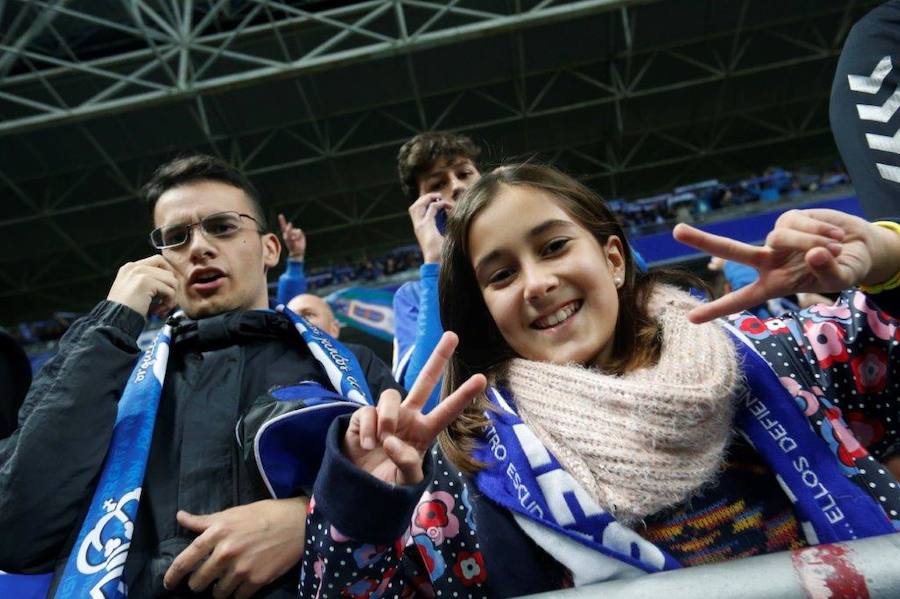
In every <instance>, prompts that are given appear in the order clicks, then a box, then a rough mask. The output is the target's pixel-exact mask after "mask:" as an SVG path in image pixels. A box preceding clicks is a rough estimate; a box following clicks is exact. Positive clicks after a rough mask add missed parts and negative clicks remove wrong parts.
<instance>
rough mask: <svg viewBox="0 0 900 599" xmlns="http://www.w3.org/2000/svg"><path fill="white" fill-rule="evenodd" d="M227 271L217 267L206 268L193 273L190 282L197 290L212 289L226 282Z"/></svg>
mask: <svg viewBox="0 0 900 599" xmlns="http://www.w3.org/2000/svg"><path fill="white" fill-rule="evenodd" d="M224 279H225V273H223V272H222V271H221V270H219V269H217V268H204V269H203V270H198V271H194V272H193V273H192V274H191V277H190V279H189V280H188V284H189V285H190V286H191V288H192V289H195V290H196V291H211V290H213V289H217V288H218V287H219V286H221V284H222V283H223V282H224Z"/></svg>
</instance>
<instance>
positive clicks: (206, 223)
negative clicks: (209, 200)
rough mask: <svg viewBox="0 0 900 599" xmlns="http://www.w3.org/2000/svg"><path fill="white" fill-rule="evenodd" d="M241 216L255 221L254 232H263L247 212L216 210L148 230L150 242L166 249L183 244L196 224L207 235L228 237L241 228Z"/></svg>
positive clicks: (157, 247) (189, 237)
mask: <svg viewBox="0 0 900 599" xmlns="http://www.w3.org/2000/svg"><path fill="white" fill-rule="evenodd" d="M241 218H249V219H250V220H252V221H253V222H255V223H256V227H257V228H256V232H257V233H264V231H263V230H262V225H260V223H259V221H258V220H256V219H255V218H253V217H252V216H250V215H249V214H242V213H240V212H217V213H216V214H210V215H209V216H206V217H204V218H202V219H200V220H198V221H197V222H194V223H187V224H183V225H166V226H165V227H159V228H157V229H153V231H151V232H150V243H151V244H152V245H153V247H155V248H156V249H158V250H166V249H170V248H173V247H178V246H180V245H184V244H185V243H187V242H188V241H190V239H191V231H192V230H193V228H194V227H196V226H197V225H200V230H201V231H203V234H204V235H206V236H207V237H230V236H232V235H234V234H235V233H237V232H238V231H240V230H241Z"/></svg>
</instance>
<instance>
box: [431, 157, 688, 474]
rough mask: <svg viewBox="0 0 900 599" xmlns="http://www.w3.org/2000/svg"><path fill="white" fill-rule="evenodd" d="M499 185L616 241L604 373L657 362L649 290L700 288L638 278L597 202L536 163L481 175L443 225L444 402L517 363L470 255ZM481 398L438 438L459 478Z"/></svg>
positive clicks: (664, 275) (479, 432) (471, 463)
mask: <svg viewBox="0 0 900 599" xmlns="http://www.w3.org/2000/svg"><path fill="white" fill-rule="evenodd" d="M503 186H511V187H531V188H534V189H538V190H542V191H545V192H548V193H549V194H550V195H552V196H554V197H556V198H557V199H558V200H559V201H560V202H561V204H562V208H563V209H564V210H565V211H566V212H568V213H569V215H570V216H571V217H572V218H573V220H575V222H577V223H578V224H580V225H581V226H582V227H584V228H585V229H587V230H588V231H590V232H591V233H592V234H593V235H594V237H595V238H596V239H597V241H598V242H600V244H601V245H603V244H605V243H606V240H607V239H608V238H609V237H610V236H613V235H615V236H616V237H618V238H619V239H620V240H621V241H622V247H623V250H624V252H623V254H624V256H623V257H624V260H625V281H624V283H623V285H622V286H621V287H620V288H619V292H618V293H619V315H618V320H617V322H616V327H615V334H614V338H613V357H612V361H611V362H610V363H609V364H608V365H607V371H609V372H610V373H614V374H622V373H625V372H629V371H631V370H635V369H637V368H641V367H644V366H649V365H652V364H654V363H656V361H657V360H658V358H659V352H660V347H661V345H662V343H661V342H662V340H661V337H660V330H659V327H658V325H657V323H656V321H655V320H654V319H653V318H652V317H651V316H650V315H649V314H648V312H647V302H648V300H649V298H650V294H651V292H652V290H653V287H654V285H655V284H657V283H660V282H671V283H676V284H685V283H687V284H689V285H694V286H698V285H702V283H699V282H698V281H697V280H696V279H695V278H693V277H690V276H689V275H686V274H685V273H680V272H678V271H662V270H657V271H654V272H640V271H639V270H638V269H637V268H635V265H634V260H633V259H632V253H631V247H630V245H629V243H628V239H627V238H626V237H625V232H624V231H623V230H622V227H621V225H619V222H618V221H617V220H616V218H615V215H613V213H612V212H611V211H610V210H609V208H608V207H607V206H606V204H605V203H604V202H603V200H602V199H601V198H600V197H599V196H598V195H597V194H596V193H594V192H593V191H591V190H590V189H588V188H587V187H585V186H584V185H582V184H581V183H579V182H578V181H576V180H575V179H573V178H572V177H570V176H568V175H566V174H564V173H562V172H560V171H558V170H556V169H554V168H552V167H550V166H544V165H539V164H531V163H527V164H517V165H510V166H504V167H501V168H498V169H496V170H494V171H493V172H492V173H490V174H487V175H484V176H482V177H481V179H480V180H478V181H477V182H476V183H475V184H474V185H473V186H472V187H471V188H469V189H468V191H467V192H466V193H465V195H464V196H463V197H462V199H461V200H460V201H459V203H458V204H457V205H456V206H455V207H454V209H453V211H452V213H451V216H450V218H449V219H448V221H447V231H446V237H445V239H444V248H443V256H442V260H441V270H440V277H439V281H438V284H439V293H440V306H441V323H442V324H443V326H444V330H447V331H454V332H455V333H456V334H457V335H459V346H458V347H457V348H456V353H455V354H454V355H453V357H452V358H451V359H450V362H449V363H448V365H447V370H446V372H445V373H444V388H443V395H444V396H447V395H449V394H450V393H451V392H452V391H453V390H455V389H457V388H458V387H459V386H460V385H461V384H462V383H463V382H465V381H466V379H468V378H469V377H470V376H472V375H473V374H476V373H483V374H485V375H486V376H487V377H488V380H489V381H490V380H492V378H494V377H496V376H500V377H502V369H503V366H504V365H505V364H506V363H507V362H508V361H509V360H510V359H512V358H516V357H519V356H518V354H516V352H514V351H513V350H512V348H510V347H509V345H508V344H507V343H506V341H505V340H504V339H503V336H502V335H501V334H500V331H499V329H498V328H497V325H496V324H495V323H494V320H493V318H491V315H490V313H489V312H488V309H487V306H486V305H485V303H484V299H483V297H482V294H481V288H480V287H479V285H478V282H477V280H476V279H475V272H474V270H473V268H472V260H471V257H470V256H469V252H468V248H469V230H470V228H471V225H472V221H473V220H474V219H475V218H476V217H477V216H478V215H479V214H480V213H481V212H482V211H483V210H484V209H485V208H486V207H487V206H488V205H489V204H490V203H491V202H492V201H493V199H494V198H495V197H496V196H497V194H498V193H499V192H500V190H501V188H502V187H503ZM489 409H491V404H490V403H489V402H488V400H487V398H486V397H483V396H482V397H479V398H478V399H477V400H476V401H474V402H473V403H472V404H471V405H470V406H468V407H467V408H466V409H465V410H464V411H463V413H462V414H460V416H459V417H458V418H456V420H454V421H453V423H452V424H451V425H450V426H449V427H448V428H447V429H446V430H445V431H444V432H442V433H441V435H440V436H439V442H440V444H441V449H442V450H443V452H444V454H445V455H446V456H447V458H449V459H450V460H451V461H452V462H453V463H454V464H456V465H457V466H458V467H459V468H461V469H462V470H463V471H465V472H468V473H470V474H471V473H474V472H476V471H478V470H479V469H480V468H481V467H482V466H483V465H482V464H479V463H478V462H477V461H476V460H475V459H474V458H473V457H472V451H473V449H474V448H475V446H476V445H477V444H478V443H479V441H480V439H482V436H483V431H484V428H485V426H486V424H487V418H486V417H485V414H484V412H485V410H489Z"/></svg>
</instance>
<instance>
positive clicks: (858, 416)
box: [847, 412, 884, 447]
mask: <svg viewBox="0 0 900 599" xmlns="http://www.w3.org/2000/svg"><path fill="white" fill-rule="evenodd" d="M847 426H849V427H850V430H851V431H853V436H854V437H856V438H857V439H859V442H860V443H861V444H862V446H863V447H871V446H872V444H873V443H878V442H879V441H881V439H882V438H883V437H884V424H882V423H881V422H879V421H878V420H875V419H874V418H866V416H865V415H864V414H863V413H862V412H850V413H849V414H847Z"/></svg>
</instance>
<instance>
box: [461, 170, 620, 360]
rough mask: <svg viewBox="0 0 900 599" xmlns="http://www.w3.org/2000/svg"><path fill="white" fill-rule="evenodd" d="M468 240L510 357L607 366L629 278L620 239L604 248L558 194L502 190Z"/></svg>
mask: <svg viewBox="0 0 900 599" xmlns="http://www.w3.org/2000/svg"><path fill="white" fill-rule="evenodd" d="M468 239H469V247H468V255H469V256H470V257H471V263H472V268H473V269H474V271H475V278H476V280H477V282H478V286H479V287H480V289H481V293H482V296H483V298H484V302H485V305H486V306H487V309H488V311H489V312H490V314H491V317H492V318H493V320H494V322H495V323H496V325H497V328H498V329H499V330H500V333H501V334H502V335H503V338H504V339H505V340H506V342H507V343H508V344H509V346H510V347H511V348H512V349H513V351H515V352H516V353H517V354H519V355H520V356H522V357H523V358H526V359H528V360H537V361H541V362H551V363H554V364H567V363H577V364H582V365H585V366H597V367H603V366H604V365H605V364H606V363H607V362H608V361H609V359H610V358H611V357H612V350H613V339H614V336H615V328H616V321H617V319H618V314H619V296H618V287H619V286H620V285H621V284H622V281H623V280H624V277H625V260H624V258H623V249H622V242H621V241H620V240H619V238H618V237H616V236H611V237H609V238H608V239H607V240H606V242H605V243H603V244H601V243H600V242H599V241H597V238H596V237H594V235H593V234H592V233H591V232H590V231H588V230H587V229H585V228H584V227H583V226H582V225H580V224H579V223H578V222H577V221H575V220H574V219H573V218H572V216H571V215H570V214H569V213H568V212H566V211H565V210H564V209H563V207H562V203H561V202H560V201H559V200H558V199H557V198H556V197H555V196H554V195H552V194H550V193H548V192H546V191H543V190H539V189H536V188H534V187H529V186H526V185H516V186H509V185H502V187H501V189H500V192H499V193H498V194H497V195H496V196H495V197H494V198H493V200H492V201H491V202H490V204H489V205H488V206H487V207H486V208H485V209H484V210H482V211H481V212H480V213H479V214H478V216H476V217H475V218H474V220H473V221H472V223H471V226H470V228H469V235H468Z"/></svg>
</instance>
